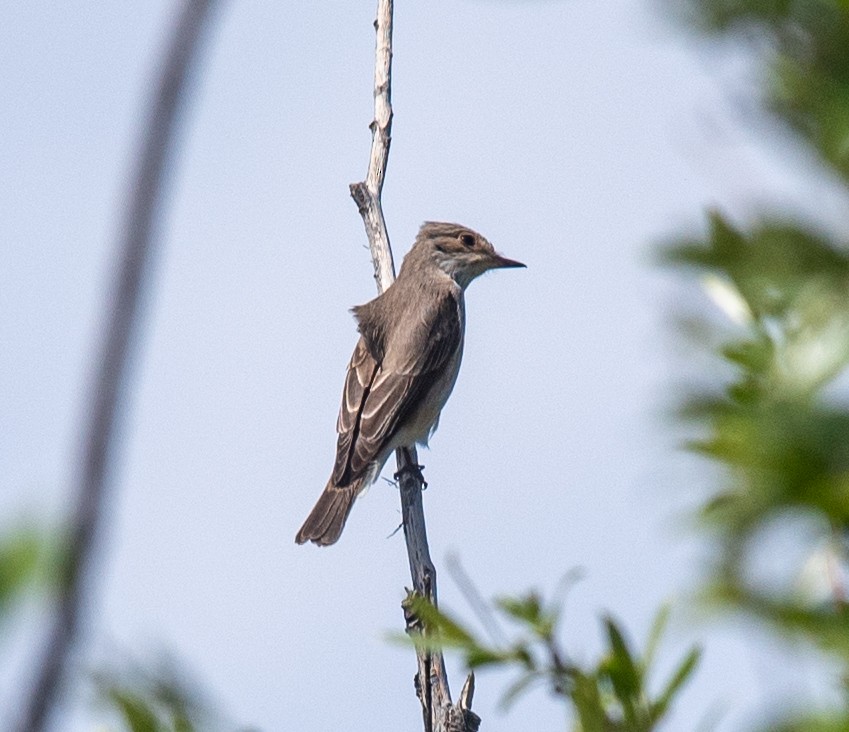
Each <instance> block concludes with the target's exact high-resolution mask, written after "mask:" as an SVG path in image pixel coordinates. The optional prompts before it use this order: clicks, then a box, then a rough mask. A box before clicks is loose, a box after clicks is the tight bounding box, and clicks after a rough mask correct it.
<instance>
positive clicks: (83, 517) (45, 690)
mask: <svg viewBox="0 0 849 732" xmlns="http://www.w3.org/2000/svg"><path fill="white" fill-rule="evenodd" d="M214 5H215V1H214V0H186V1H185V3H184V5H183V8H182V10H181V12H180V15H179V17H178V20H177V23H176V25H175V27H174V30H173V34H172V36H171V40H170V43H169V47H168V51H167V55H166V56H165V59H164V63H163V66H162V70H161V77H160V79H159V83H158V86H157V89H156V92H155V97H154V100H153V105H152V108H151V111H150V116H149V118H148V120H147V124H146V128H145V131H144V137H143V140H142V145H141V149H140V151H139V155H138V159H137V160H138V162H137V166H138V167H137V169H136V171H135V173H134V174H133V176H132V177H131V179H130V191H129V194H130V195H129V205H128V207H127V210H126V214H125V218H124V222H123V228H122V231H121V239H120V242H119V251H120V252H121V254H120V257H121V259H120V263H119V265H118V271H117V273H116V281H115V283H114V291H113V293H112V295H111V297H110V299H109V301H108V303H107V307H106V312H107V313H108V316H107V319H106V320H107V322H106V327H105V331H104V335H103V343H102V345H101V353H100V357H99V361H98V362H97V366H96V369H97V371H96V374H95V376H94V380H93V385H92V390H91V403H90V409H89V412H88V415H87V417H86V423H85V425H84V428H83V431H82V435H83V437H82V454H81V459H80V465H79V468H77V473H78V474H77V476H76V478H75V483H76V485H75V490H74V493H75V495H76V498H75V499H74V505H73V509H72V510H73V514H72V517H71V524H70V527H69V530H68V537H67V543H66V545H65V552H64V555H63V559H62V566H61V567H60V569H59V576H58V587H57V600H56V609H55V615H54V618H53V625H52V628H51V630H50V632H49V635H48V639H47V644H46V647H45V649H44V651H43V656H42V658H41V662H40V665H39V666H38V668H37V671H36V677H35V680H34V683H33V685H32V687H31V690H30V692H29V695H28V697H27V698H26V699H25V701H24V704H23V710H24V711H23V714H22V716H21V718H20V722H19V726H18V729H19V730H20V731H21V732H40V730H42V729H44V728H45V726H46V724H47V722H48V721H49V718H50V714H51V711H52V710H53V708H54V707H55V705H56V701H57V700H58V698H59V694H60V691H61V686H62V682H63V680H64V679H65V678H66V677H67V667H68V665H69V660H70V658H71V653H72V651H73V648H74V645H75V641H76V638H77V635H78V634H79V631H80V625H81V622H80V621H81V615H82V606H83V604H84V602H88V601H89V597H88V590H89V587H88V585H89V583H90V577H89V576H88V575H89V570H90V567H91V565H92V562H93V560H94V555H95V548H96V541H97V539H98V531H99V529H100V525H101V523H102V517H103V512H104V503H105V499H106V493H107V490H106V489H107V484H108V477H109V476H108V472H109V467H110V463H111V458H112V456H113V454H114V450H115V437H116V432H117V427H118V422H119V417H120V407H121V396H122V391H123V390H124V388H125V386H126V382H127V366H128V353H129V351H130V347H131V345H132V342H133V337H134V335H135V333H136V329H137V323H138V309H139V300H140V297H139V296H140V293H141V291H142V289H143V286H144V284H145V281H146V278H147V276H148V271H149V269H150V266H149V264H150V259H151V254H152V251H151V250H152V248H153V247H152V244H153V239H154V237H153V236H152V233H153V228H154V225H155V223H156V219H157V215H158V214H159V213H160V208H161V203H162V200H163V188H164V183H165V178H166V172H167V168H168V163H169V160H170V159H171V158H172V156H173V152H174V146H175V137H176V135H175V132H176V129H177V126H178V122H179V112H180V111H181V106H182V103H183V101H184V97H185V90H186V86H187V78H188V76H189V72H190V70H191V68H192V64H193V62H194V60H195V58H196V56H197V52H198V49H199V47H200V42H199V41H200V39H201V36H202V31H203V30H204V28H205V26H206V25H207V20H208V18H209V16H210V10H211V9H212V7H213V6H214Z"/></svg>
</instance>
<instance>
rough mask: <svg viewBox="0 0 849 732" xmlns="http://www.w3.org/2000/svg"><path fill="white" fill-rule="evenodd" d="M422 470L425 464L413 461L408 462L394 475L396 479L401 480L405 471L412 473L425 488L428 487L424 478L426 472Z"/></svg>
mask: <svg viewBox="0 0 849 732" xmlns="http://www.w3.org/2000/svg"><path fill="white" fill-rule="evenodd" d="M422 470H424V465H415V464H413V463H407V464H406V465H404V467H403V468H401V469H400V470H399V471H398V472H397V473H395V475H393V476H392V477H393V478H395V480H396V481H399V480H401V478H403V477H404V474H405V473H406V474H408V475H412V476H413V477H414V478H415V479H416V480H417V481H419V482H420V483H421V484H422V490H424V489H425V488H427V481H426V480H425V478H424V473H422Z"/></svg>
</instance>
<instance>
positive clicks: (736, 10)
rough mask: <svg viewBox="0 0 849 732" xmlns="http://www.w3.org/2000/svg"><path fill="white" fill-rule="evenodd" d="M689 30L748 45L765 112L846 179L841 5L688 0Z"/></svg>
mask: <svg viewBox="0 0 849 732" xmlns="http://www.w3.org/2000/svg"><path fill="white" fill-rule="evenodd" d="M688 6H689V8H690V9H691V11H692V15H691V17H692V18H693V20H694V21H695V25H696V27H697V28H699V29H701V30H705V31H708V32H710V33H716V34H719V35H722V36H731V37H732V40H735V41H736V40H739V39H740V38H745V39H748V40H749V41H755V42H754V43H752V44H751V48H753V49H754V50H755V51H756V52H757V53H758V54H759V55H760V57H761V64H762V67H763V69H764V73H765V76H764V86H765V101H766V103H767V105H768V107H769V108H770V110H771V111H772V112H773V113H774V114H775V115H776V116H777V117H778V118H780V119H781V120H783V121H784V122H786V123H788V124H789V125H790V127H791V129H792V130H794V131H795V132H796V133H798V137H799V139H801V140H803V141H805V142H806V143H808V144H809V145H811V146H812V147H813V149H815V150H816V151H817V152H818V153H819V154H820V155H821V156H822V158H823V160H824V161H825V162H826V163H827V164H828V165H829V166H830V167H832V168H833V169H834V170H835V171H837V172H838V173H839V175H840V176H842V177H843V178H844V179H846V178H847V177H849V52H847V49H849V3H847V2H845V0H688Z"/></svg>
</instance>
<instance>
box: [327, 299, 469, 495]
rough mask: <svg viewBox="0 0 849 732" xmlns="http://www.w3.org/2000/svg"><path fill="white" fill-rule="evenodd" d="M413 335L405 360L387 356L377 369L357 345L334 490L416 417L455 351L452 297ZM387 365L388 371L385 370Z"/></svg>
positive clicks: (456, 313) (456, 319) (362, 344)
mask: <svg viewBox="0 0 849 732" xmlns="http://www.w3.org/2000/svg"><path fill="white" fill-rule="evenodd" d="M418 330H419V334H418V337H417V338H415V339H411V340H408V341H407V342H408V343H410V342H412V343H414V344H415V347H408V348H407V349H406V350H408V351H409V353H408V354H391V353H387V354H385V357H384V359H383V362H382V363H380V364H379V363H378V362H377V361H375V359H374V358H373V356H372V355H371V353H370V352H369V348H368V346H367V344H366V341H365V339H364V338H360V341H359V342H358V343H357V346H356V348H355V349H354V355H353V356H352V357H351V363H350V365H349V366H348V375H347V377H346V379H345V389H344V391H343V394H342V406H341V408H340V410H339V419H338V421H337V424H336V430H337V432H338V433H339V439H338V442H337V447H336V464H335V466H334V468H333V482H334V484H336V485H347V484H348V483H350V482H351V481H352V480H354V479H356V478H359V477H360V476H362V475H363V474H364V472H365V471H366V470H367V469H368V467H369V465H370V464H371V463H372V462H374V460H376V459H377V457H378V456H379V455H380V454H381V452H382V451H383V450H384V449H385V447H386V445H387V443H388V442H389V441H390V440H391V439H392V437H393V435H394V434H395V432H396V431H397V429H398V427H399V426H400V425H403V424H404V423H405V421H406V419H407V418H409V417H410V416H411V415H413V414H415V412H416V409H417V408H418V406H419V404H420V402H421V400H422V399H423V398H425V397H426V396H427V394H428V392H429V391H430V388H431V386H432V385H433V384H434V382H435V381H436V380H437V379H438V378H439V377H440V376H441V374H442V372H443V369H444V368H445V367H446V366H447V365H448V363H449V362H450V361H451V357H452V356H453V355H454V353H455V352H456V350H457V349H458V348H459V347H460V341H461V338H462V328H461V324H460V310H459V305H458V302H457V300H456V299H455V298H454V296H453V295H449V296H446V297H443V298H440V301H439V303H438V304H437V305H436V306H435V307H434V308H432V310H431V311H430V312H428V313H427V314H426V317H424V318H423V319H422V320H420V321H419V324H418ZM416 341H418V342H416ZM390 348H391V346H390ZM399 356H400V357H399ZM387 363H392V368H389V367H388V366H387V367H384V364H387Z"/></svg>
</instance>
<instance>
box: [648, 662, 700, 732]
mask: <svg viewBox="0 0 849 732" xmlns="http://www.w3.org/2000/svg"><path fill="white" fill-rule="evenodd" d="M701 655H702V652H701V649H700V648H693V649H692V650H690V652H689V653H688V654H687V655H686V656H685V657H684V660H683V661H681V663H680V664H679V665H678V668H677V669H675V672H674V673H673V674H672V676H671V677H670V679H669V681H668V682H667V683H666V686H665V687H664V689H663V691H662V692H661V693H660V696H659V697H658V698H657V700H656V701H655V702H654V703H653V704H652V707H651V718H652V719H654V720H658V719H661V718H662V717H663V716H664V715H665V714H666V712H667V710H668V709H669V705H670V704H671V703H672V700H673V699H674V698H675V695H676V694H677V693H678V691H679V690H680V689H681V687H682V686H683V685H684V684H685V683H686V681H687V680H688V679H689V678H690V676H692V675H693V672H694V671H695V670H696V666H698V663H699V660H700V659H701Z"/></svg>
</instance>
